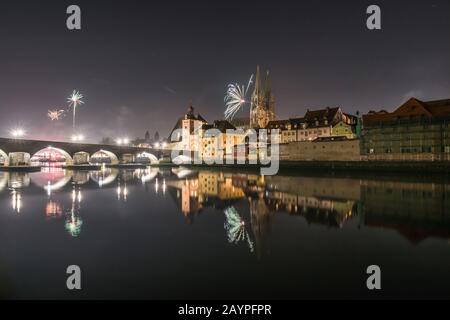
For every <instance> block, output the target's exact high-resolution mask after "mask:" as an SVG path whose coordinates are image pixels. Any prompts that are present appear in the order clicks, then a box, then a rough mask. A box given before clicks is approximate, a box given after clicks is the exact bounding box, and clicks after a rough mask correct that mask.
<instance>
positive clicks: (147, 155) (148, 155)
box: [137, 151, 159, 164]
mask: <svg viewBox="0 0 450 320" xmlns="http://www.w3.org/2000/svg"><path fill="white" fill-rule="evenodd" d="M137 157H138V158H147V159H149V160H150V163H151V164H158V163H159V159H158V158H157V157H156V156H155V155H154V154H153V153H149V152H145V151H144V152H142V153H139V154H138V156H137Z"/></svg>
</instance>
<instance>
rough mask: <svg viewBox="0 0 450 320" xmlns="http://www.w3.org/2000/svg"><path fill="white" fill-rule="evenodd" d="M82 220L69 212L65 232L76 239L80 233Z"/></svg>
mask: <svg viewBox="0 0 450 320" xmlns="http://www.w3.org/2000/svg"><path fill="white" fill-rule="evenodd" d="M82 225H83V220H81V218H80V217H77V216H75V213H74V212H71V214H70V216H69V217H68V218H67V220H66V230H67V232H69V233H70V235H71V236H72V237H78V236H79V235H80V233H81V226H82Z"/></svg>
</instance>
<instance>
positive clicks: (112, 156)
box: [91, 149, 119, 164]
mask: <svg viewBox="0 0 450 320" xmlns="http://www.w3.org/2000/svg"><path fill="white" fill-rule="evenodd" d="M96 158H100V159H103V160H104V159H105V158H109V160H110V161H111V164H119V158H118V157H117V156H116V155H115V154H114V153H112V152H111V151H108V150H103V149H102V150H99V151H97V152H95V153H93V154H92V155H91V162H95V159H96Z"/></svg>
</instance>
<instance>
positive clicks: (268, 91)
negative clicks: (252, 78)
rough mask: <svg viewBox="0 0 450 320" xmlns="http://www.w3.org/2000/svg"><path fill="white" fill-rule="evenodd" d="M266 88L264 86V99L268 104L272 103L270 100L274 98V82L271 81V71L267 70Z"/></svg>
mask: <svg viewBox="0 0 450 320" xmlns="http://www.w3.org/2000/svg"><path fill="white" fill-rule="evenodd" d="M264 85H265V88H264V100H265V102H266V104H268V105H269V104H270V100H271V99H272V84H271V82H270V71H269V70H267V73H266V81H265V83H264Z"/></svg>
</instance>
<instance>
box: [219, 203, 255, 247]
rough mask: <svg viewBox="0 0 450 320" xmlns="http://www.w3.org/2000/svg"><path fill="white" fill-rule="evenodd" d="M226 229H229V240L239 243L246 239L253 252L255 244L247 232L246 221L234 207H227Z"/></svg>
mask: <svg viewBox="0 0 450 320" xmlns="http://www.w3.org/2000/svg"><path fill="white" fill-rule="evenodd" d="M225 218H226V222H225V230H226V231H227V236H228V242H229V243H233V244H238V243H239V242H241V241H246V242H247V244H248V246H249V248H250V251H251V252H253V250H254V245H253V242H252V241H251V239H250V236H249V234H248V232H247V230H246V229H245V228H246V224H245V221H244V220H243V219H242V218H241V216H240V215H239V213H238V212H237V211H236V209H235V208H234V207H230V208H227V209H225Z"/></svg>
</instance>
